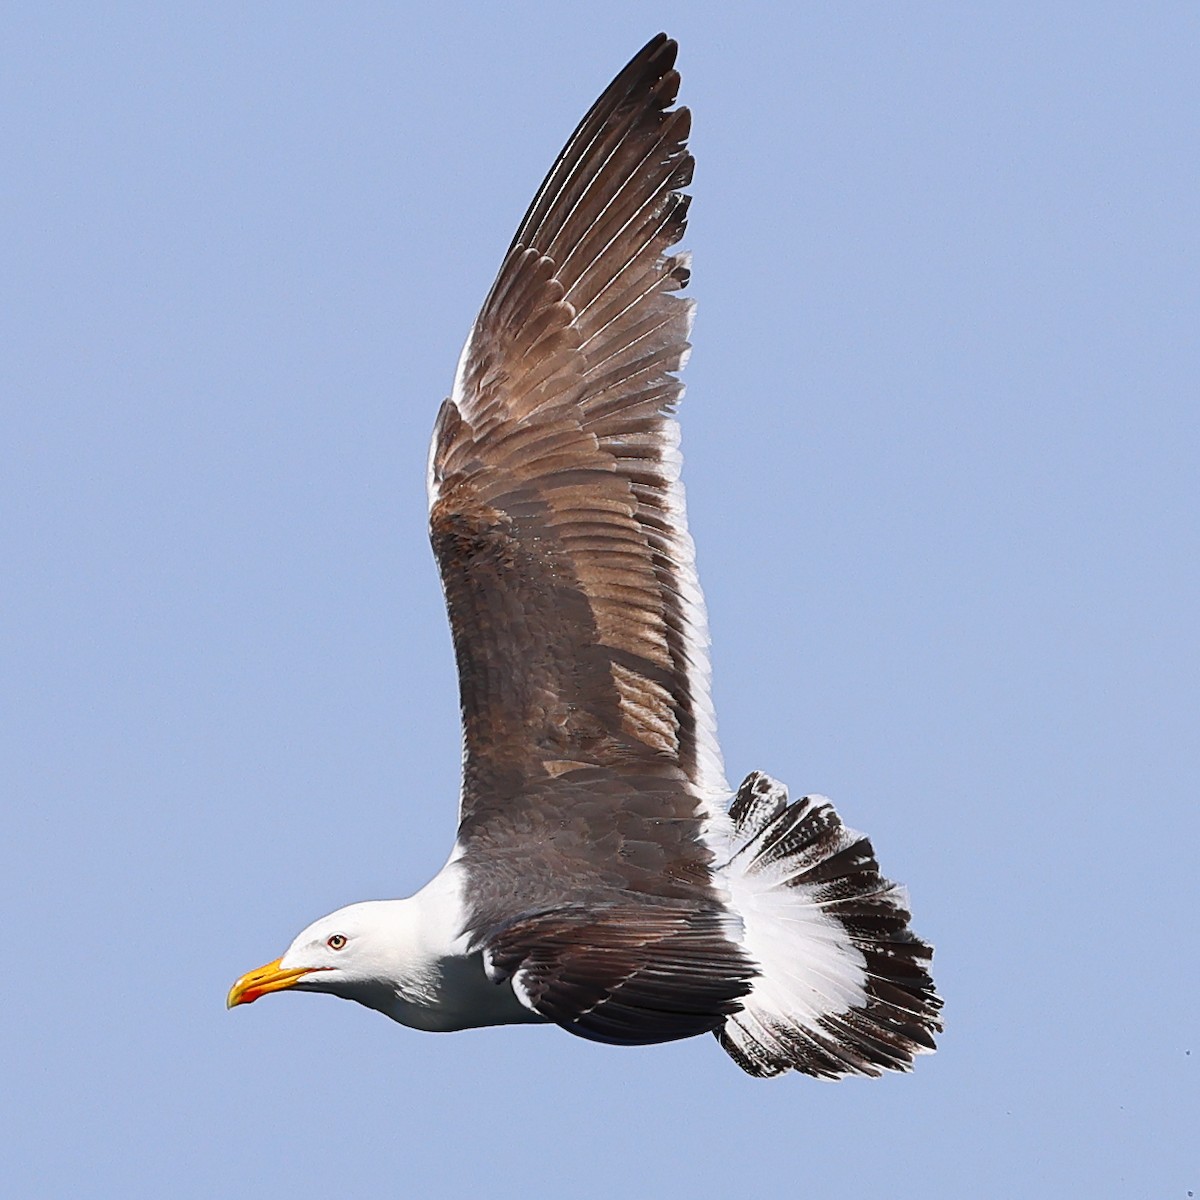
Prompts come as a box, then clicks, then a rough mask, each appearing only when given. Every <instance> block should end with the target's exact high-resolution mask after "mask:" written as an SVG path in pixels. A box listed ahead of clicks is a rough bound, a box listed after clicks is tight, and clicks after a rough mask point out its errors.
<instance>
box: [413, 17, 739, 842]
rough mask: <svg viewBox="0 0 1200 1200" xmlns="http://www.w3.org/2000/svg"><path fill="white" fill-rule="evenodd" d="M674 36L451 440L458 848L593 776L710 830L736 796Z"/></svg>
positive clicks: (600, 135)
mask: <svg viewBox="0 0 1200 1200" xmlns="http://www.w3.org/2000/svg"><path fill="white" fill-rule="evenodd" d="M675 50H676V47H675V43H674V42H671V41H668V40H667V39H666V38H665V37H664V36H662V35H660V36H659V37H657V38H655V39H654V40H653V41H651V42H650V43H649V44H648V45H647V46H646V47H645V48H644V49H643V50H642V51H641V53H639V54H638V55H637V56H636V57H635V58H634V59H633V60H632V62H630V64H629V65H628V66H627V67H626V68H625V70H624V71H622V72H621V74H620V75H619V76H618V77H617V78H616V80H614V82H613V83H612V84H611V85H610V87H609V88H608V89H607V90H606V91H605V92H604V94H603V95H602V96H601V98H600V99H599V100H598V101H597V102H596V104H595V105H594V106H593V108H592V109H591V111H590V112H589V113H588V115H587V116H586V117H585V118H584V120H583V121H582V123H581V124H580V126H579V128H578V129H577V130H576V131H575V133H574V135H573V136H572V137H571V139H570V141H569V142H568V143H567V146H566V148H565V149H564V150H563V152H562V154H561V155H560V156H559V158H558V161H557V162H556V163H555V165H554V167H553V169H552V170H551V172H550V174H549V176H548V177H547V179H546V181H545V183H544V184H543V185H542V188H541V190H540V191H539V193H538V195H537V197H536V198H535V200H534V202H533V204H532V205H531V207H530V209H529V211H528V213H527V214H526V216H525V219H524V221H523V222H522V224H521V227H520V229H519V230H518V231H517V234H516V237H515V238H514V240H513V243H512V246H511V247H510V249H509V251H508V254H507V256H506V257H505V260H504V263H503V266H502V267H501V269H500V273H499V276H498V277H497V279H496V282H495V284H494V285H493V287H492V290H491V292H490V294H489V295H488V298H487V300H486V301H485V303H484V306H483V309H482V311H481V312H480V314H479V318H478V320H477V321H476V324H475V326H474V328H473V329H472V331H471V335H470V337H469V338H468V341H467V344H466V347H465V348H464V350H463V355H462V359H461V362H460V364H459V369H458V374H457V378H456V380H455V387H454V394H453V397H452V399H450V400H448V401H447V402H446V403H445V404H444V405H443V407H442V411H441V413H440V414H439V417H438V421H437V425H436V428H435V431H434V438H433V444H432V447H431V450H430V475H429V490H430V534H431V539H432V542H433V548H434V553H435V555H436V557H437V561H438V565H439V568H440V570H441V574H442V582H443V585H444V588H445V594H446V603H447V607H448V610H449V617H450V625H451V630H452V634H453V639H454V647H455V654H456V657H457V662H458V670H459V682H460V695H461V703H462V718H463V733H464V781H463V799H462V812H461V819H462V827H461V830H460V839H467V840H469V839H470V838H471V837H472V836H473V835H474V834H475V833H476V832H477V831H478V829H479V828H480V827H481V826H484V825H486V824H487V823H488V822H489V821H490V820H492V819H493V818H494V817H496V816H497V815H500V814H503V813H504V812H505V811H506V808H507V806H509V805H510V803H511V802H512V800H513V798H515V797H519V796H522V795H526V794H528V792H529V790H530V788H531V786H533V785H541V784H545V783H546V782H547V781H548V780H560V779H561V780H562V781H563V782H564V783H565V782H567V779H566V778H565V777H569V776H570V775H572V773H575V772H580V771H583V772H594V771H595V770H596V769H597V768H602V769H604V770H605V772H606V773H607V774H609V775H610V776H611V775H621V774H628V775H630V776H636V777H637V779H638V780H639V783H638V788H639V790H640V791H641V792H642V794H643V795H645V794H646V788H647V786H649V787H650V788H651V789H652V790H653V793H654V797H655V799H654V806H655V807H654V814H653V819H654V820H659V819H662V820H666V821H672V822H694V821H696V820H697V816H698V812H699V807H700V805H702V804H703V803H704V802H705V801H706V800H707V799H708V798H710V797H712V796H715V795H716V794H718V793H723V792H724V791H725V783H724V778H723V772H722V768H721V763H720V759H719V756H718V752H717V747H716V737H715V724H714V719H713V714H712V705H711V701H710V697H709V667H708V657H707V632H706V623H705V616H704V607H703V600H702V598H701V595H700V590H699V586H698V583H697V578H696V571H695V566H694V558H693V548H692V542H691V538H690V537H689V535H688V532H687V526H686V520H685V515H684V502H683V490H682V487H681V485H680V482H679V469H680V457H679V453H678V449H677V447H678V427H677V425H676V423H675V421H674V420H673V419H672V417H671V415H670V414H671V411H672V409H673V406H674V404H675V403H676V401H677V400H678V399H679V397H680V396H681V394H682V384H681V383H680V382H679V380H678V378H677V377H676V375H675V374H674V372H676V371H677V370H678V369H679V368H680V367H681V366H682V365H683V363H684V360H685V358H686V355H687V351H688V343H687V336H688V331H689V328H690V324H691V305H690V303H689V302H688V301H686V300H684V299H682V298H681V297H680V296H678V295H677V293H678V291H679V290H680V289H681V288H683V287H684V285H685V284H686V283H687V280H688V268H687V261H686V258H685V257H684V256H682V255H676V256H671V255H670V254H668V250H669V248H670V247H671V246H673V245H674V244H675V243H676V242H677V241H678V240H679V239H680V237H681V236H682V234H683V231H684V227H685V218H686V213H687V205H688V198H687V197H686V196H684V195H683V194H682V193H681V191H680V189H681V188H683V187H684V186H686V185H687V184H688V183H689V182H690V179H691V174H692V158H691V156H690V154H689V153H688V151H687V149H686V145H685V142H686V138H687V134H688V132H689V127H690V117H689V114H688V111H687V109H684V108H676V109H672V108H671V105H672V104H673V103H674V101H675V97H676V93H677V90H678V85H679V76H678V74H677V73H676V71H675V70H674V60H675ZM621 790H622V789H616V791H617V792H620V791H621ZM601 824H602V822H601ZM592 833H593V834H594V835H595V836H602V831H601V830H598V829H595V828H594V829H593V830H592ZM679 833H680V830H679V829H678V828H676V829H675V830H674V832H673V833H672V835H671V836H672V838H673V839H678V837H679ZM688 840H694V838H693V839H688ZM696 853H697V855H699V854H700V851H699V850H698V849H697V851H696Z"/></svg>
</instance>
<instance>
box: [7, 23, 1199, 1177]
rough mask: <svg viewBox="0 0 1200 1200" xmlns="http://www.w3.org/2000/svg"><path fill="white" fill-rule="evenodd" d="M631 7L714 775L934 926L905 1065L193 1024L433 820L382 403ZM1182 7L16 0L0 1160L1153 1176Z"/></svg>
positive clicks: (1178, 957)
mask: <svg viewBox="0 0 1200 1200" xmlns="http://www.w3.org/2000/svg"><path fill="white" fill-rule="evenodd" d="M659 28H666V29H667V30H668V31H669V32H670V33H672V34H673V35H674V36H676V37H677V38H679V39H680V42H681V47H682V49H681V53H680V65H681V68H682V70H683V75H684V86H683V99H684V101H685V102H686V103H687V104H688V105H690V106H691V108H692V110H693V113H694V125H695V135H694V139H693V148H694V150H695V153H696V157H697V160H698V168H697V172H696V182H695V187H694V194H695V197H696V199H695V203H694V205H693V208H692V213H693V219H692V223H691V228H690V232H689V236H688V239H687V243H686V244H687V245H688V246H689V247H690V248H691V249H692V250H693V251H694V252H695V276H694V295H695V296H696V298H697V299H698V301H699V312H698V319H697V323H696V329H695V342H696V350H695V353H694V355H693V358H692V361H691V365H690V366H689V368H688V371H687V380H688V385H689V390H688V398H687V401H686V403H685V406H684V409H683V421H684V450H685V454H686V458H687V468H686V479H687V483H688V494H689V501H690V508H691V517H692V525H693V530H694V532H695V535H696V538H697V542H698V545H699V557H700V567H701V574H702V578H703V581H704V584H705V588H706V592H707V596H708V601H709V607H710V616H711V624H712V630H713V635H714V639H715V651H714V662H715V689H716V700H717V708H718V715H719V718H720V722H721V731H722V741H723V745H724V750H725V756H726V761H727V766H728V770H729V774H730V777H731V778H732V779H733V780H734V781H735V782H736V780H738V779H740V778H741V777H742V775H744V774H745V773H746V772H747V771H749V770H750V769H752V768H763V769H766V770H768V771H770V772H771V773H773V774H775V775H777V776H779V777H780V778H782V779H784V780H786V781H787V782H788V783H789V784H790V785H791V787H792V789H793V791H794V792H795V793H797V794H799V793H801V792H803V791H821V792H825V793H827V794H829V795H830V796H832V797H833V798H834V800H835V801H836V802H837V803H838V806H839V808H840V809H841V811H842V812H843V813H844V814H845V816H846V818H847V819H848V820H849V821H850V822H851V823H852V824H854V825H856V826H857V827H859V828H862V829H865V830H867V831H868V832H870V833H871V834H872V835H873V837H874V839H875V843H876V846H877V847H878V849H879V853H880V857H881V859H882V861H883V864H884V866H885V868H886V870H887V871H888V872H889V874H891V875H892V876H894V877H895V878H898V879H901V880H903V881H905V882H906V883H907V884H908V885H909V886H910V888H911V892H912V897H913V904H914V911H915V914H916V925H917V927H918V929H919V930H920V931H921V932H922V933H923V934H924V935H925V936H927V937H929V938H930V939H932V940H933V941H934V942H935V943H936V945H937V958H936V962H935V967H936V975H937V979H938V982H939V984H940V985H941V988H942V990H943V992H944V994H945V997H946V1021H947V1031H946V1034H945V1037H944V1039H943V1045H942V1050H941V1051H940V1053H939V1054H938V1055H936V1056H935V1057H933V1058H931V1059H923V1060H921V1061H920V1062H919V1063H918V1069H917V1070H916V1072H915V1073H914V1074H913V1075H911V1076H906V1077H894V1078H889V1079H886V1080H880V1081H874V1082H864V1081H848V1082H844V1083H841V1084H837V1085H830V1084H820V1083H817V1082H814V1081H811V1080H808V1079H806V1078H803V1077H800V1076H788V1077H785V1078H783V1079H779V1080H775V1081H771V1082H760V1081H756V1080H753V1079H750V1078H748V1077H746V1076H743V1075H742V1074H741V1073H740V1072H739V1071H738V1070H737V1069H736V1067H734V1065H733V1064H732V1063H731V1062H730V1061H729V1060H728V1059H727V1058H726V1056H725V1055H724V1054H723V1053H722V1052H721V1051H720V1050H719V1049H718V1047H717V1046H716V1045H715V1043H714V1042H713V1041H712V1040H711V1039H708V1038H704V1039H697V1040H693V1041H691V1042H685V1043H681V1044H677V1045H674V1046H670V1047H657V1048H648V1049H637V1050H624V1051H622V1050H615V1049H610V1048H605V1047H600V1046H595V1045H590V1044H588V1043H586V1042H583V1041H581V1040H578V1039H575V1038H571V1037H569V1036H568V1035H566V1034H565V1033H562V1032H560V1031H558V1030H556V1029H554V1028H546V1029H529V1028H518V1029H507V1030H506V1029H500V1030H485V1031H476V1032H472V1033H464V1034H456V1035H451V1036H440V1035H430V1034H420V1033H416V1032H413V1031H409V1030H406V1029H403V1028H401V1027H399V1026H395V1025H392V1024H391V1023H389V1022H387V1021H385V1020H384V1019H383V1018H382V1017H380V1016H378V1015H377V1014H375V1013H371V1012H369V1011H367V1010H365V1009H362V1008H359V1007H358V1006H356V1005H351V1004H347V1003H344V1002H341V1001H335V1000H333V999H331V998H327V997H312V996H295V995H293V996H283V997H269V998H267V999H266V1000H264V1001H262V1002H261V1003H258V1004H256V1005H254V1006H253V1007H251V1008H246V1009H241V1010H238V1011H235V1012H233V1013H227V1012H226V1011H225V1008H224V1000H225V993H226V990H227V988H228V987H229V984H230V983H231V982H232V980H233V979H234V977H235V976H237V975H239V974H240V973H241V972H243V971H245V970H247V969H249V968H251V967H254V966H257V965H259V964H260V963H262V962H265V961H266V960H268V959H271V958H274V957H275V956H276V955H278V954H279V953H281V952H282V951H283V949H284V948H285V947H286V946H287V944H288V942H289V941H290V939H291V937H292V936H293V934H294V933H296V932H297V931H298V930H299V929H300V928H301V927H302V926H304V925H305V924H307V923H308V921H310V920H311V919H313V918H315V917H317V916H319V915H321V914H323V913H325V912H327V911H328V910H330V909H332V908H335V907H337V906H338V905H341V904H343V903H347V902H349V901H353V900H357V899H365V898H369V897H380V896H393V895H402V894H407V893H409V892H411V891H413V890H415V889H416V888H417V887H419V886H420V885H421V884H422V883H424V882H425V880H426V879H427V878H428V877H429V876H430V875H431V874H433V872H434V871H436V870H437V868H438V867H439V866H440V865H441V863H442V862H443V860H444V857H445V855H446V853H447V851H448V849H449V847H450V844H451V841H452V839H453V834H454V815H455V802H456V796H457V787H458V760H459V734H458V726H457V697H456V691H455V679H454V671H453V662H452V656H451V650H450V641H449V636H448V633H447V630H446V626H445V620H444V614H443V611H442V602H441V594H440V589H439V586H438V582H437V578H436V574H435V571H434V567H433V562H432V558H431V555H430V553H429V550H428V546H427V542H426V535H425V523H424V522H425V501H424V466H425V454H426V446H427V442H428V436H429V431H430V427H431V424H432V421H433V417H434V414H435V412H436V410H437V406H438V404H439V402H440V400H441V399H442V397H443V396H444V395H445V394H446V393H447V391H448V389H449V386H450V383H451V379H452V376H453V369H454V364H455V362H456V359H457V355H458V352H459V347H460V345H461V343H462V340H463V338H464V336H465V334H466V331H467V328H468V326H469V324H470V322H471V320H472V319H473V317H474V315H475V312H476V310H477V307H478V304H479V302H480V301H481V299H482V297H483V295H484V293H485V291H486V289H487V287H488V285H489V283H490V282H491V279H492V276H493V273H494V271H495V269H496V267H497V266H498V264H499V261H500V257H501V254H502V252H503V250H504V248H505V246H506V245H507V243H508V240H509V238H510V236H511V234H512V231H513V229H514V228H515V227H516V223H517V221H518V219H519V218H520V216H521V213H522V212H523V210H524V208H525V205H526V203H527V202H528V200H529V199H530V197H531V196H532V194H533V191H534V189H535V188H536V186H537V184H538V182H539V181H540V180H541V178H542V175H543V173H544V171H545V170H546V168H547V167H548V166H549V164H550V162H551V160H552V159H553V157H554V155H555V153H556V152H557V150H558V149H559V146H560V145H561V143H562V141H563V140H564V138H565V137H566V135H567V134H568V133H569V132H570V130H571V129H572V128H573V126H574V124H575V122H576V121H577V120H578V118H579V117H580V116H581V115H582V113H583V112H584V110H585V109H586V108H587V106H588V105H589V104H590V103H591V101H592V100H593V99H594V97H595V96H596V95H597V94H598V93H599V91H600V90H601V89H602V88H603V86H604V85H605V84H606V83H607V82H608V80H609V79H610V78H611V76H612V75H613V74H614V73H615V72H616V71H617V70H618V69H619V68H620V67H621V65H622V64H623V63H624V62H625V61H626V60H627V59H628V58H629V57H630V55H632V54H633V53H634V51H636V50H637V49H638V47H639V46H640V45H641V44H642V43H643V42H644V41H645V40H646V39H647V38H648V37H649V36H650V35H651V34H653V33H655V32H656V31H657V30H658V29H659ZM1198 35H1200V15H1198V13H1197V9H1196V7H1195V5H1193V4H1175V5H1171V4H1149V5H1116V4H1102V3H1097V4H1086V5H1085V4H1066V3H1064V4H1045V3H1037V4H1005V5H965V4H960V3H946V4H911V5H903V6H898V5H897V6H884V5H854V4H842V3H838V4H832V3H823V4H796V5H783V4H778V5H769V6H768V5H752V4H737V5H734V4H719V5H718V4H709V3H691V4H687V5H684V4H679V5H674V4H662V3H647V2H640V3H622V2H611V3H607V4H604V5H602V6H596V5H580V6H568V5H548V4H547V5H544V6H543V5H531V4H522V3H517V4H506V5H487V6H484V5H480V4H475V5H443V6H438V8H437V11H436V12H435V11H434V6H421V7H420V8H419V9H418V8H415V7H413V6H405V5H401V4H386V5H385V4H373V5H366V4H363V5H352V4H347V5H329V4H307V5H306V4H287V5H283V4H277V5H256V6H246V5H232V4H222V3H214V4H206V5H191V6H164V5H146V6H134V5H83V4H80V5H66V4H62V5H37V4H26V5H10V6H8V7H7V8H6V10H5V16H4V19H3V32H2V36H0V126H2V132H0V138H2V141H0V162H2V163H3V166H2V168H0V223H2V224H0V227H2V229H3V234H2V237H0V293H2V296H3V300H2V304H0V403H2V405H3V411H4V419H3V425H2V430H3V432H2V434H0V495H2V503H3V509H2V516H0V536H2V537H3V546H4V549H3V574H2V581H0V603H2V606H3V607H2V610H0V619H2V635H0V637H2V654H3V659H2V670H3V688H4V694H5V696H4V701H3V706H4V707H3V716H2V720H0V739H2V749H3V782H2V787H3V796H2V802H3V818H2V826H0V889H2V895H3V914H4V939H5V951H4V964H5V966H4V975H5V979H4V985H3V996H4V1000H3V1020H2V1022H0V1057H2V1063H0V1078H2V1079H3V1087H2V1089H0V1139H2V1141H3V1144H4V1150H3V1157H2V1158H0V1191H3V1192H4V1194H5V1195H9V1196H21V1197H25V1196H31V1197H32V1196H37V1197H41V1196H51V1197H57V1196H72V1197H75V1196H117V1195H120V1196H123V1197H164V1196H171V1197H185V1198H190V1197H205V1198H211V1197H224V1196H229V1197H243V1196H272V1197H283V1196H296V1195H306V1196H309V1195H355V1194H364V1195H389V1196H391V1195H396V1196H405V1195H407V1196H450V1195H454V1194H486V1195H488V1196H489V1197H496V1198H501V1200H503V1198H506V1197H517V1196H520V1197H528V1196H530V1195H545V1196H569V1197H572V1198H576V1197H578V1198H585V1200H591V1198H600V1197H611V1196H634V1197H637V1196H657V1197H668V1198H670V1197H676V1196H691V1197H700V1198H704V1197H710V1196H712V1197H717V1196H725V1197H737V1196H755V1197H771V1196H784V1195H788V1196H792V1195H809V1196H814V1197H817V1196H821V1197H852V1196H853V1197H859V1196H863V1195H876V1196H888V1197H899V1198H901V1200H906V1198H908V1197H954V1198H957V1197H964V1196H971V1197H1013V1196H1034V1197H1061V1196H1065V1195H1086V1196H1098V1197H1109V1196H1114V1197H1115V1196H1120V1197H1125V1196H1128V1197H1136V1198H1144V1197H1175V1196H1178V1197H1185V1196H1187V1195H1189V1194H1190V1192H1189V1190H1188V1189H1192V1190H1196V1191H1200V1150H1198V1149H1197V1146H1198V1145H1200V1135H1198V1128H1200V1091H1198V1087H1197V1069H1198V1067H1200V1038H1198V1037H1197V1035H1196V1013H1197V1009H1196V1006H1197V992H1198V986H1197V985H1198V983H1200V978H1198V967H1197V950H1198V945H1200V938H1198V934H1197V922H1196V911H1197V906H1198V895H1197V888H1196V882H1195V879H1196V866H1197V853H1198V845H1200V838H1198V832H1200V830H1198V822H1197V815H1196V789H1197V778H1198V775H1200V771H1198V767H1200V763H1198V761H1197V759H1198V750H1200V735H1198V731H1197V726H1198V723H1200V722H1198V717H1200V712H1198V706H1197V703H1196V701H1197V693H1196V681H1197V675H1198V667H1200V655H1198V653H1197V650H1198V644H1197V602H1198V598H1200V597H1198V594H1197V593H1198V588H1197V582H1198V580H1197V552H1198V549H1200V538H1198V537H1197V534H1198V528H1197V524H1198V522H1197V512H1198V496H1197V488H1196V478H1197V452H1198V439H1197V424H1198V404H1197V398H1198V396H1200V387H1198V385H1197V379H1198V377H1200V353H1198V344H1200V338H1198V331H1200V235H1198V223H1197V207H1198V197H1200V170H1198V164H1200V136H1198V134H1200V117H1198V114H1200V71H1198V70H1197V54H1198V46H1200V36H1198Z"/></svg>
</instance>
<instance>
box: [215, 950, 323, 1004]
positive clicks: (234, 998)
mask: <svg viewBox="0 0 1200 1200" xmlns="http://www.w3.org/2000/svg"><path fill="white" fill-rule="evenodd" d="M282 963H283V959H281V958H277V959H276V960H275V961H274V962H269V963H267V965H266V966H265V967H259V968H258V970H256V971H248V972H247V973H246V974H245V975H243V976H242V977H241V978H240V979H239V980H238V981H237V982H236V983H235V984H234V985H233V987H231V988H230V989H229V995H228V997H227V998H226V1000H225V1007H226V1008H236V1007H237V1006H238V1005H239V1004H253V1003H254V1001H255V1000H257V999H258V998H259V997H260V996H265V995H266V994H267V993H268V992H282V991H285V990H287V989H289V988H295V989H297V990H301V991H312V992H319V991H326V990H327V987H326V986H323V985H324V984H325V980H323V979H320V978H319V977H320V976H321V975H323V974H324V973H325V972H326V971H328V970H329V968H328V967H284V966H283V965H282ZM314 976H317V977H318V978H316V979H314V978H313V977H314Z"/></svg>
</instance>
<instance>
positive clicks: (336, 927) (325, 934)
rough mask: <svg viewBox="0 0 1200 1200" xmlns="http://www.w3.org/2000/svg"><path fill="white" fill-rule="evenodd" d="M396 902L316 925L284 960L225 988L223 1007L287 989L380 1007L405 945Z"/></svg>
mask: <svg viewBox="0 0 1200 1200" xmlns="http://www.w3.org/2000/svg"><path fill="white" fill-rule="evenodd" d="M397 903H398V902H394V901H393V902H387V901H367V902H365V903H362V904H351V905H349V906H348V907H346V908H339V909H338V910H337V912H333V913H330V914H329V916H327V917H322V918H321V919H320V920H319V921H314V922H313V923H312V924H311V925H310V926H309V927H308V928H307V929H305V930H304V931H303V932H302V933H300V934H299V935H297V937H296V938H295V940H294V941H293V942H292V944H291V945H290V946H289V947H288V948H287V952H286V953H285V954H284V955H283V957H282V958H277V959H275V961H274V962H269V963H267V965H266V966H265V967H259V968H258V970H256V971H249V972H247V973H246V974H245V975H243V976H242V977H241V978H240V979H239V980H238V981H237V982H236V983H235V984H234V985H233V987H232V988H230V989H229V996H228V999H227V1000H226V1005H227V1007H229V1008H234V1007H236V1006H237V1005H239V1004H252V1003H253V1002H254V1001H255V1000H257V999H258V998H259V997H260V996H265V995H266V994H267V993H268V992H281V991H284V990H289V989H291V990H296V991H303V992H331V993H333V994H334V995H335V996H344V997H346V998H347V999H351V1000H358V1001H359V1002H360V1003H363V1004H368V1005H370V1006H371V1007H373V1008H374V1007H380V1006H381V1003H382V1002H384V1001H386V1000H387V999H388V997H389V996H390V988H389V987H388V984H389V982H390V980H391V979H392V978H394V977H395V974H396V963H395V961H394V960H395V958H396V955H397V952H398V951H399V950H401V949H402V946H403V941H404V938H403V932H404V921H403V918H402V914H401V913H400V912H398V911H396V906H397ZM376 993H379V994H378V995H377V994H376Z"/></svg>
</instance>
